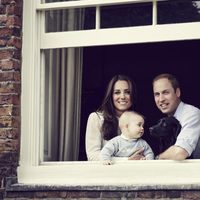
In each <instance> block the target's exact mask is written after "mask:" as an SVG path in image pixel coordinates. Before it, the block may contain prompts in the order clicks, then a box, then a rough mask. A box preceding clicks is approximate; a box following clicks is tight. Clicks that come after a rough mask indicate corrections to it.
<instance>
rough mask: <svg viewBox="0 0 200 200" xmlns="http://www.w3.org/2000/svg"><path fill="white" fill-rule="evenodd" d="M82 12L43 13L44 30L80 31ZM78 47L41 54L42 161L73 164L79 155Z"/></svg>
mask: <svg viewBox="0 0 200 200" xmlns="http://www.w3.org/2000/svg"><path fill="white" fill-rule="evenodd" d="M83 20H84V11H83V10H80V9H79V10H77V9H76V10H75V9H72V10H60V11H49V12H47V13H46V31H47V32H57V31H68V30H77V29H81V28H82V26H83ZM82 54H83V50H82V48H63V49H49V50H45V51H44V55H45V70H44V79H45V81H44V105H45V106H44V139H43V140H44V161H76V160H78V155H79V140H80V111H81V83H82Z"/></svg>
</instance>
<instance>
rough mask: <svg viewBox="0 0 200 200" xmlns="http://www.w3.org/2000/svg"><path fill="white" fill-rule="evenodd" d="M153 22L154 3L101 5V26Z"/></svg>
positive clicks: (138, 24)
mask: <svg viewBox="0 0 200 200" xmlns="http://www.w3.org/2000/svg"><path fill="white" fill-rule="evenodd" d="M151 24H152V3H139V4H138V3H137V4H128V5H117V6H104V7H101V28H116V27H130V26H142V25H151Z"/></svg>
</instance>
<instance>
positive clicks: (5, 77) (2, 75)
mask: <svg viewBox="0 0 200 200" xmlns="http://www.w3.org/2000/svg"><path fill="white" fill-rule="evenodd" d="M3 81H17V82H18V81H20V73H19V72H13V71H6V72H0V82H3Z"/></svg>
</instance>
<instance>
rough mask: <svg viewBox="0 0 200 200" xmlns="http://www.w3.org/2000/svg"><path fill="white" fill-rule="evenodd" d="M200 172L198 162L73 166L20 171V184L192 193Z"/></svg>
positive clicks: (147, 161)
mask: <svg viewBox="0 0 200 200" xmlns="http://www.w3.org/2000/svg"><path fill="white" fill-rule="evenodd" d="M199 168H200V162H199V161H196V160H187V161H182V162H181V161H179V162H178V161H167V160H162V161H158V160H156V161H149V160H146V161H118V162H117V163H114V164H113V165H103V164H102V163H101V162H87V161H86V162H79V163H76V162H73V163H72V162H71V163H67V164H66V163H63V164H59V165H58V164H57V165H53V164H52V165H51V164H48V165H44V166H40V167H30V168H19V170H18V174H19V175H20V178H19V180H18V181H19V183H25V184H42V185H55V186H56V185H57V186H58V185H64V186H70V187H80V186H82V187H93V189H94V187H100V188H101V187H106V188H107V189H108V188H110V189H112V188H122V190H126V189H131V190H134V188H135V189H142V188H147V189H156V188H157V189H162V188H165V189H166V188H167V189H170V188H173V189H192V188H195V187H196V188H200V173H198V171H199ZM30 171H31V173H30Z"/></svg>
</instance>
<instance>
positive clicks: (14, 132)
mask: <svg viewBox="0 0 200 200" xmlns="http://www.w3.org/2000/svg"><path fill="white" fill-rule="evenodd" d="M18 135H19V129H16V128H0V139H6V138H8V139H17V138H18Z"/></svg>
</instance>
